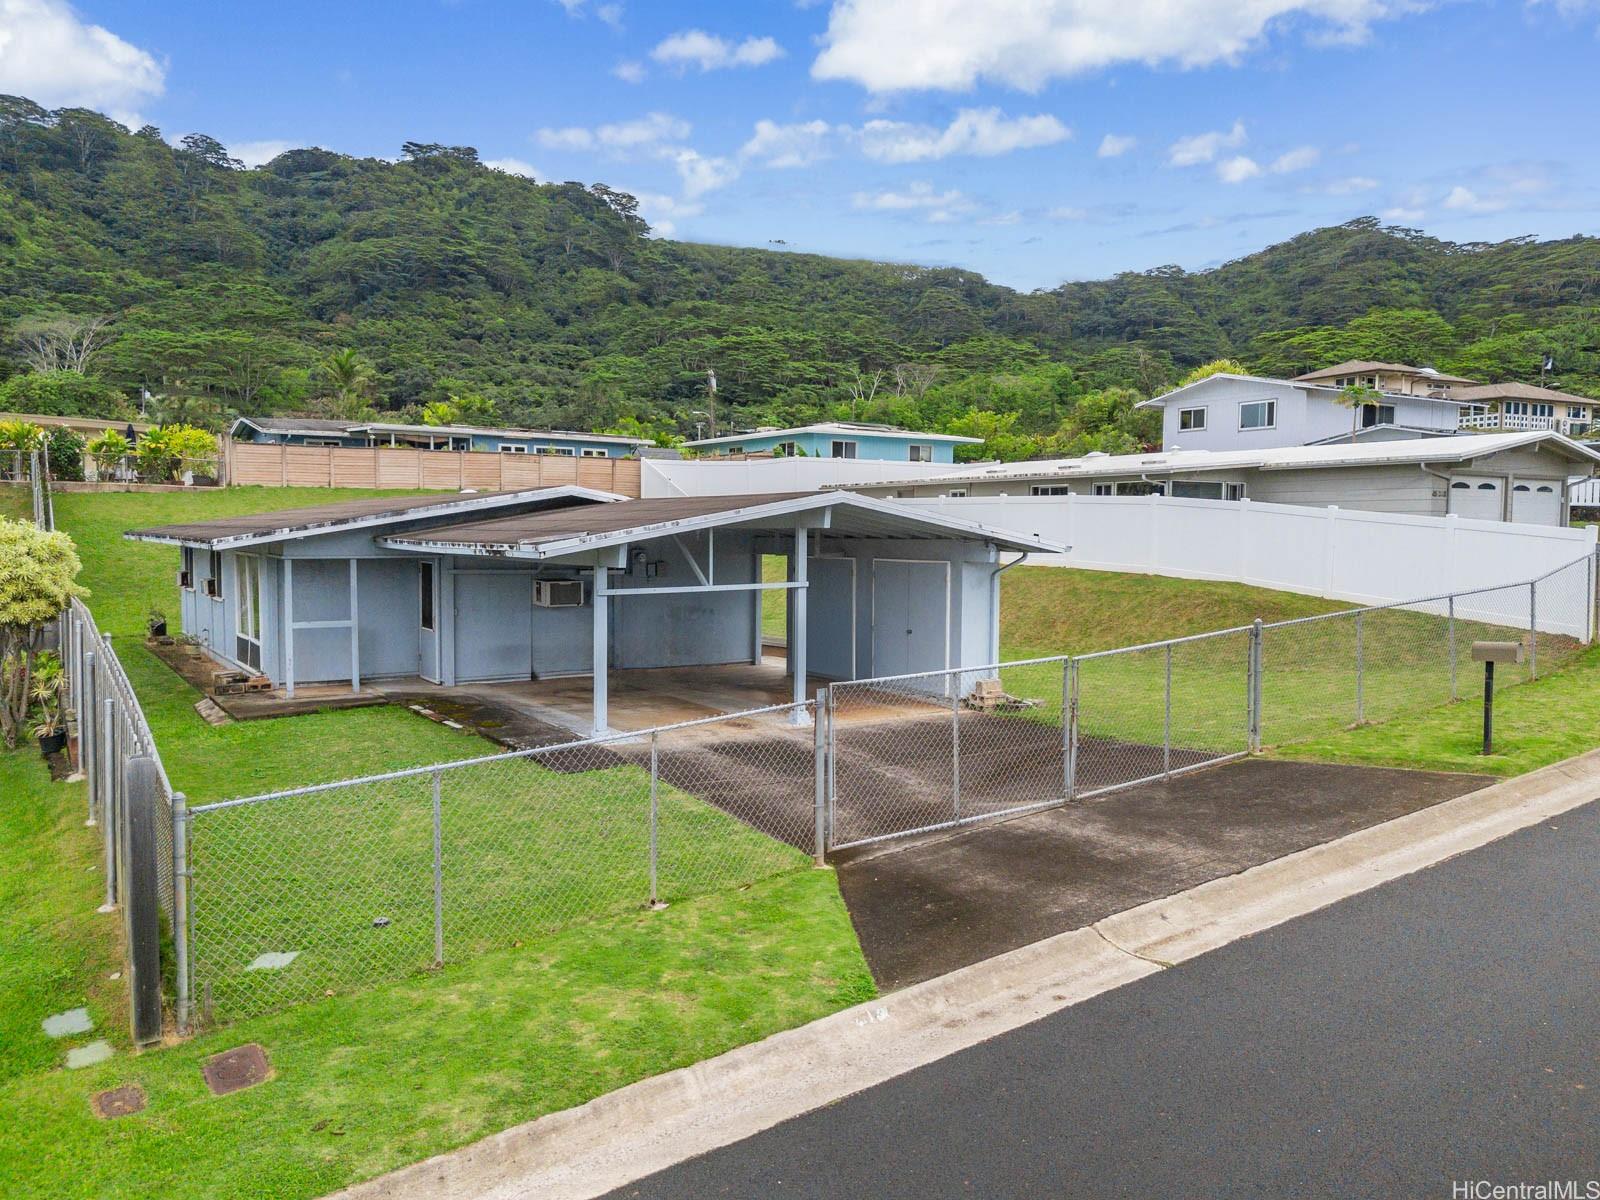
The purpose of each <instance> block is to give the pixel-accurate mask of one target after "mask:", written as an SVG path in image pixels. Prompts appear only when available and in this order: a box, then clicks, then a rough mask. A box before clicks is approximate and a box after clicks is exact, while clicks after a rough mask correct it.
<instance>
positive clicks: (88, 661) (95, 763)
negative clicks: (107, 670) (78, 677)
mask: <svg viewBox="0 0 1600 1200" xmlns="http://www.w3.org/2000/svg"><path fill="white" fill-rule="evenodd" d="M83 664H84V665H83V680H82V683H81V685H80V687H79V692H78V695H77V696H76V697H75V698H74V700H73V703H74V704H75V705H76V706H77V710H78V770H80V771H82V772H83V774H84V778H85V779H86V780H87V781H88V784H89V819H88V820H87V821H85V822H84V824H85V825H93V824H94V823H95V822H96V821H98V820H99V819H100V814H99V812H98V811H97V810H96V807H95V805H96V801H97V800H98V797H97V796H96V794H95V789H96V788H97V787H98V786H99V783H100V763H99V760H98V759H96V758H95V755H96V754H98V753H99V750H100V739H99V738H98V737H97V736H96V732H95V726H96V724H97V723H98V721H99V719H100V705H99V703H98V701H97V700H96V699H95V695H96V692H97V690H98V689H97V688H96V687H95V673H94V651H93V650H88V651H85V652H84V656H83Z"/></svg>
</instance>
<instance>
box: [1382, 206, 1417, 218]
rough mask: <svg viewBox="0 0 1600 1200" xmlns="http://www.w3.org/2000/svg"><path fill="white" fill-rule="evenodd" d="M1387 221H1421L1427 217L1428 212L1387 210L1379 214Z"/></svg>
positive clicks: (1398, 209) (1411, 209)
mask: <svg viewBox="0 0 1600 1200" xmlns="http://www.w3.org/2000/svg"><path fill="white" fill-rule="evenodd" d="M1378 215H1379V216H1380V217H1382V218H1383V219H1384V220H1385V221H1420V220H1422V218H1423V217H1425V216H1427V215H1428V214H1427V212H1426V210H1424V209H1420V208H1404V207H1396V208H1386V209H1384V210H1383V211H1382V212H1381V213H1379V214H1378Z"/></svg>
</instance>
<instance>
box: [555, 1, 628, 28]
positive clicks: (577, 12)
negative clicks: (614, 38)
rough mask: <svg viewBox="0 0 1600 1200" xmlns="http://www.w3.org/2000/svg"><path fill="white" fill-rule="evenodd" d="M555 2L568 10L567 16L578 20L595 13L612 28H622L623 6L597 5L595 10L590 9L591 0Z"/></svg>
mask: <svg viewBox="0 0 1600 1200" xmlns="http://www.w3.org/2000/svg"><path fill="white" fill-rule="evenodd" d="M555 2H556V3H557V4H559V5H560V6H561V7H562V8H563V9H565V10H566V14H567V16H569V17H573V18H575V19H576V18H579V17H584V16H587V15H588V14H589V13H593V14H594V15H595V17H596V18H597V19H599V20H600V21H601V22H602V23H604V24H606V25H609V26H611V28H613V29H621V28H622V5H620V4H615V3H608V4H596V5H595V6H594V7H593V8H590V7H589V0H555Z"/></svg>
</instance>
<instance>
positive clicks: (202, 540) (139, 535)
mask: <svg viewBox="0 0 1600 1200" xmlns="http://www.w3.org/2000/svg"><path fill="white" fill-rule="evenodd" d="M621 499H623V497H621V496H618V495H615V494H614V493H612V492H600V491H595V490H594V489H593V488H585V487H577V486H575V485H567V486H564V487H553V488H519V489H517V490H514V491H505V492H448V493H444V494H442V495H441V494H439V493H437V492H436V493H434V494H433V495H431V496H373V497H370V498H368V499H365V500H345V501H342V502H340V503H338V504H317V505H313V506H311V507H309V508H288V509H280V510H279V511H277V512H266V513H252V514H249V515H246V516H238V517H218V518H216V519H215V520H211V521H191V522H185V523H182V524H177V525H157V526H154V527H152V528H149V529H130V530H128V531H127V532H126V533H124V534H123V535H122V536H123V537H125V538H127V539H128V540H129V541H133V542H161V543H165V544H168V545H177V546H195V547H200V548H203V549H208V550H223V549H238V548H239V547H242V546H258V545H262V544H264V543H268V542H281V541H293V540H296V539H298V538H303V537H309V536H311V535H314V534H320V533H333V532H343V531H345V530H350V529H368V528H378V527H382V526H386V525H400V524H408V525H409V524H411V523H424V524H425V523H428V522H432V521H439V520H449V519H451V518H456V517H460V516H463V515H481V514H484V513H491V512H504V511H505V510H507V509H516V510H519V511H533V510H537V509H540V508H551V507H563V506H567V505H580V504H582V505H587V504H600V503H612V502H615V501H619V500H621Z"/></svg>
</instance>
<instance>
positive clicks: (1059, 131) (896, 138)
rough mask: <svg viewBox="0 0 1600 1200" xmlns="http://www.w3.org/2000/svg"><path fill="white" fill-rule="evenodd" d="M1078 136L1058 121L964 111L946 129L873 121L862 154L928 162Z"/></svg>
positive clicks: (864, 137) (1002, 151)
mask: <svg viewBox="0 0 1600 1200" xmlns="http://www.w3.org/2000/svg"><path fill="white" fill-rule="evenodd" d="M1071 136H1072V130H1070V129H1068V128H1067V127H1066V126H1065V125H1063V124H1062V123H1061V122H1060V121H1059V120H1057V119H1056V118H1055V117H1052V116H1050V115H1049V114H1047V113H1040V114H1038V115H1036V116H1031V117H1007V116H1005V115H1004V114H1003V113H1001V111H1000V110H999V109H998V108H963V109H962V110H961V111H960V112H958V113H957V114H956V116H955V119H954V120H953V121H951V122H950V124H949V125H948V126H946V127H945V128H944V129H942V130H941V129H935V128H933V127H931V126H928V125H913V124H910V123H908V122H904V121H881V120H880V121H868V122H867V123H866V124H865V125H863V126H862V127H861V131H860V138H861V150H862V153H864V154H865V155H866V156H867V157H868V158H875V159H878V160H879V161H880V162H926V161H928V160H930V159H939V158H948V157H949V156H950V155H952V154H971V155H977V156H980V157H984V158H991V157H994V156H995V155H1000V154H1010V153H1011V152H1012V151H1013V150H1028V149H1032V148H1034V147H1037V146H1049V145H1053V144H1054V143H1056V142H1060V141H1065V140H1066V139H1067V138H1070V137H1071Z"/></svg>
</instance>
